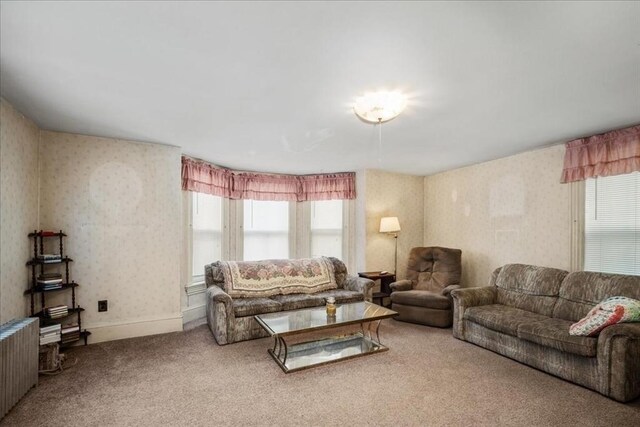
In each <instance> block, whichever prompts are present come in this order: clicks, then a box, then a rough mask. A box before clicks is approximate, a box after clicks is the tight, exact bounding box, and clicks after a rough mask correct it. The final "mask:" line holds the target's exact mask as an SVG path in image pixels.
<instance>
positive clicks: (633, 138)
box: [560, 125, 640, 183]
mask: <svg viewBox="0 0 640 427" xmlns="http://www.w3.org/2000/svg"><path fill="white" fill-rule="evenodd" d="M636 171H640V125H637V126H632V127H629V128H625V129H620V130H614V131H611V132H607V133H603V134H600V135H594V136H590V137H587V138H580V139H576V140H574V141H569V142H567V144H566V152H565V155H564V168H563V170H562V178H561V181H560V182H562V183H567V182H573V181H583V180H585V179H587V178H594V177H597V176H610V175H621V174H625V173H631V172H636Z"/></svg>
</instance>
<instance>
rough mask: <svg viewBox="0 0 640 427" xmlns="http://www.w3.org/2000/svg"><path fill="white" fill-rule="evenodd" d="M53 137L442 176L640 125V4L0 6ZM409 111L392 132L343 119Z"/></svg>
mask: <svg viewBox="0 0 640 427" xmlns="http://www.w3.org/2000/svg"><path fill="white" fill-rule="evenodd" d="M0 14H1V34H0V35H1V39H0V73H1V75H0V76H1V91H2V96H3V97H5V98H6V99H7V100H9V101H10V102H11V103H13V104H14V105H15V106H16V108H18V109H19V110H20V111H22V112H23V113H25V114H26V115H27V116H29V117H30V118H32V119H34V120H35V121H36V122H37V123H38V124H39V125H40V126H41V127H43V128H46V129H51V130H58V131H65V132H74V133H81V134H90V135H99V136H108V137H119V138H128V139H135V140H141V141H149V142H160V143H165V144H172V145H177V146H181V147H182V148H183V151H184V153H186V154H189V155H192V156H196V157H200V158H203V159H206V160H209V161H212V162H215V163H217V164H220V165H223V166H228V167H232V168H239V169H247V170H259V171H269V172H288V173H313V172H331V171H346V170H356V169H360V168H365V167H367V168H382V169H386V170H390V171H396V172H404V173H411V174H431V173H434V172H438V171H442V170H447V169H451V168H454V167H458V166H462V165H467V164H471V163H477V162H481V161H484V160H489V159H494V158H498V157H503V156H506V155H509V154H513V153H518V152H522V151H525V150H529V149H532V148H536V147H540V146H544V145H548V144H551V143H555V142H560V141H564V140H567V139H571V138H575V137H579V136H584V135H591V134H594V133H598V132H601V131H605V130H609V129H614V128H619V127H623V126H627V125H631V124H637V123H640V3H639V2H621V3H613V2H602V3H596V2H586V3H578V2H555V3H553V2H540V3H538V2H534V3H532V2H517V3H506V2H491V3H479V2H469V3H459V2H455V3H445V2H434V3H417V2H403V3H393V2H343V3H337V2H313V3H309V2H297V3H294V2H278V3H264V2H263V3H203V2H200V3H196V2H194V3H185V2H130V3H127V2H119V3H115V2H114V3H102V2H101V3H94V2H67V3H55V2H37V3H36V2H2V4H1V6H0ZM378 88H387V89H401V90H403V91H405V92H406V93H407V94H409V96H410V102H409V107H408V109H407V110H406V111H405V113H403V114H402V115H401V116H400V117H398V118H397V119H395V120H393V121H391V122H389V123H387V124H384V125H383V128H382V133H383V144H382V150H381V152H380V153H379V152H378V139H377V138H378V133H377V129H375V128H374V126H373V125H369V124H365V123H363V122H362V121H360V120H358V119H357V118H356V116H355V115H354V114H353V112H352V111H351V110H350V108H349V103H350V102H352V100H353V98H354V97H355V96H356V95H359V94H361V93H363V92H365V91H368V90H374V89H378Z"/></svg>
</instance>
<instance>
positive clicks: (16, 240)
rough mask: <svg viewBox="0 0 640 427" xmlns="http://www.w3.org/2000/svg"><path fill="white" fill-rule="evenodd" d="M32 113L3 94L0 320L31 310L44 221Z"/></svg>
mask: <svg viewBox="0 0 640 427" xmlns="http://www.w3.org/2000/svg"><path fill="white" fill-rule="evenodd" d="M39 137H40V131H39V129H38V127H37V126H36V125H35V124H34V123H33V122H32V121H31V120H29V119H27V118H26V117H24V116H23V115H22V114H20V113H19V112H18V111H16V110H15V109H14V108H13V107H12V106H11V105H10V104H9V103H8V102H6V101H5V100H4V99H0V178H1V179H0V183H1V184H0V185H1V187H0V195H1V197H2V203H1V204H0V324H1V323H4V322H6V321H8V320H11V319H13V318H16V317H22V316H24V315H26V314H27V307H28V304H27V298H25V296H24V295H23V292H24V291H25V289H27V287H28V284H29V281H28V280H29V274H28V273H29V271H28V270H27V268H26V266H25V263H26V262H27V261H28V260H29V258H30V256H31V246H30V245H29V239H28V238H27V234H28V233H29V232H30V231H33V230H34V229H36V228H37V227H38V139H39Z"/></svg>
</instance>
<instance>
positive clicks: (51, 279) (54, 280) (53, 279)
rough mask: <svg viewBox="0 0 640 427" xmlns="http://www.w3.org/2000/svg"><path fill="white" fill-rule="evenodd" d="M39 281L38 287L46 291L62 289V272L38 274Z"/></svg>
mask: <svg viewBox="0 0 640 427" xmlns="http://www.w3.org/2000/svg"><path fill="white" fill-rule="evenodd" d="M37 282H38V287H39V288H40V289H42V290H44V291H49V290H51V289H60V288H61V287H62V274H60V273H42V274H40V275H39V276H38V279H37Z"/></svg>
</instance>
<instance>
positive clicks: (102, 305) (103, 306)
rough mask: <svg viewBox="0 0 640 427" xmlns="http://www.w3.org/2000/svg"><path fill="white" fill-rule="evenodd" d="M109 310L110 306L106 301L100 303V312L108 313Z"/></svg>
mask: <svg viewBox="0 0 640 427" xmlns="http://www.w3.org/2000/svg"><path fill="white" fill-rule="evenodd" d="M108 309H109V305H108V302H107V300H106V299H103V300H100V301H98V311H107V310H108Z"/></svg>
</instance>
